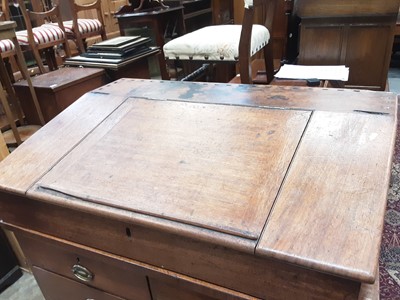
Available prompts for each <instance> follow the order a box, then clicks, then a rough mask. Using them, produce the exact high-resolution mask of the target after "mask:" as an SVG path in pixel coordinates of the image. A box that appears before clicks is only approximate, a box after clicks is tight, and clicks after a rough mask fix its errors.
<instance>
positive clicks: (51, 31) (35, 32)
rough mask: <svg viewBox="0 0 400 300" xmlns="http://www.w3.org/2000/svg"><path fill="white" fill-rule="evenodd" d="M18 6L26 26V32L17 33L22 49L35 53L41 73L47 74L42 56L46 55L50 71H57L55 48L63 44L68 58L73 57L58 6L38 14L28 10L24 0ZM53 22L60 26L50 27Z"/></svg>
mask: <svg viewBox="0 0 400 300" xmlns="http://www.w3.org/2000/svg"><path fill="white" fill-rule="evenodd" d="M18 4H19V6H20V9H21V13H22V15H23V18H24V21H25V26H26V30H23V31H17V32H16V35H17V39H18V42H19V44H20V45H21V48H22V49H23V50H31V51H32V52H33V56H34V58H35V60H36V63H37V65H38V67H39V70H40V73H46V69H45V68H44V65H43V62H42V57H41V54H45V57H46V61H47V64H48V66H49V69H50V70H55V69H57V61H56V57H55V51H54V47H56V46H58V45H60V44H62V45H63V47H64V51H65V55H66V57H70V56H71V52H70V49H69V45H68V41H67V35H66V33H65V29H64V25H63V23H62V21H61V15H60V10H59V7H58V5H55V6H53V8H52V9H50V10H48V11H41V12H36V11H29V10H27V9H26V6H25V2H24V0H18ZM52 22H57V24H58V26H52V25H50V23H52Z"/></svg>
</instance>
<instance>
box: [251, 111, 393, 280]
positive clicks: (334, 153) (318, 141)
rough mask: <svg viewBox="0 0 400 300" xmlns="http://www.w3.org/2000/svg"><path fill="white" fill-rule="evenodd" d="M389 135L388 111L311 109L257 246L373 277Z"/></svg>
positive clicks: (388, 163)
mask: <svg viewBox="0 0 400 300" xmlns="http://www.w3.org/2000/svg"><path fill="white" fill-rule="evenodd" d="M394 138H395V122H394V120H393V117H389V116H381V115H371V114H363V113H358V114H341V113H328V112H315V113H314V114H313V116H312V117H311V121H310V123H309V125H308V127H307V131H306V133H305V135H304V137H303V139H302V141H301V143H300V146H299V149H298V152H297V153H296V156H295V158H294V160H293V162H292V165H291V168H290V170H289V173H288V175H287V177H286V181H285V183H284V185H283V187H282V190H281V193H280V195H279V197H278V198H277V200H276V203H275V205H274V208H273V210H272V212H271V216H270V217H269V219H268V222H267V224H266V228H265V230H264V232H263V234H262V237H261V239H260V242H259V245H258V247H257V250H256V253H257V254H259V255H268V256H270V257H275V258H278V259H281V260H283V261H288V262H291V263H296V264H299V265H302V266H305V267H309V268H314V269H317V270H320V271H324V272H329V273H331V274H337V275H340V276H344V277H348V278H352V279H355V280H357V281H361V282H368V283H373V282H374V280H375V278H376V270H377V264H378V257H379V250H380V240H381V233H382V226H383V219H384V212H385V206H386V196H387V188H388V184H389V179H390V167H391V157H392V149H393V145H394Z"/></svg>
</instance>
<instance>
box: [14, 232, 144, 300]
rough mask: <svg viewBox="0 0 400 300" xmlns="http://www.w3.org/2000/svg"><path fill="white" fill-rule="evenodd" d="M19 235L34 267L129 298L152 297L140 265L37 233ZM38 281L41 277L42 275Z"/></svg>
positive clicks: (141, 299) (138, 299)
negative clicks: (124, 261) (40, 235)
mask: <svg viewBox="0 0 400 300" xmlns="http://www.w3.org/2000/svg"><path fill="white" fill-rule="evenodd" d="M17 238H18V241H19V242H20V244H21V246H22V248H23V249H24V253H25V254H26V256H27V258H28V260H29V263H30V264H31V265H32V266H33V267H32V269H33V268H37V267H39V268H40V269H46V270H48V271H51V272H54V273H57V274H59V275H62V276H63V277H65V278H69V279H68V282H70V281H71V282H73V283H74V284H78V283H77V282H81V283H84V284H85V287H86V285H88V286H91V287H94V288H97V289H101V290H103V291H106V292H108V293H111V294H115V295H118V296H124V298H126V299H134V300H148V299H151V297H150V292H149V288H148V284H147V279H146V276H145V274H144V272H143V268H141V267H138V266H135V265H132V264H126V263H122V262H120V261H117V260H112V259H110V258H107V257H104V256H100V255H99V254H96V253H93V252H89V251H87V250H85V249H80V248H77V247H73V246H71V245H68V244H64V243H60V242H57V241H53V240H50V239H45V238H41V237H38V236H33V235H32V236H27V235H23V234H17ZM73 268H74V271H75V273H78V274H77V275H74V272H73V270H72V269H73ZM83 268H84V269H83ZM34 273H35V272H34ZM40 274H41V273H40ZM88 274H90V275H91V277H92V278H91V279H90V278H88V277H89V276H88ZM35 276H36V273H35ZM38 281H41V277H39V278H38ZM43 284H45V283H43ZM46 284H47V283H46ZM40 285H41V284H40ZM70 285H72V283H71V284H70ZM78 285H79V284H78ZM41 286H42V285H41ZM46 290H47V289H46ZM88 298H90V297H88ZM50 299H52V298H50ZM56 299H59V298H56ZM66 299H78V298H74V297H72V298H66ZM79 299H80V298H79ZM84 299H86V298H84ZM96 299H97V298H96ZM99 299H100V298H99ZM101 299H109V298H101ZM110 299H114V298H110Z"/></svg>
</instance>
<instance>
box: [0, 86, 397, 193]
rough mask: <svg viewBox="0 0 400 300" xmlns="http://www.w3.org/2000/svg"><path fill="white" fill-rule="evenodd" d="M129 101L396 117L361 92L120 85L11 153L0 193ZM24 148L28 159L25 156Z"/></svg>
mask: <svg viewBox="0 0 400 300" xmlns="http://www.w3.org/2000/svg"><path fill="white" fill-rule="evenodd" d="M127 97H140V98H150V99H155V100H183V101H190V99H195V100H196V101H198V102H204V103H207V102H213V103H221V104H223V103H232V104H237V105H249V106H265V107H276V108H290V109H305V110H328V111H343V112H352V111H364V112H376V113H384V114H389V115H391V116H394V112H395V111H396V103H397V102H396V101H397V99H396V97H395V96H394V95H393V94H392V93H376V92H370V91H359V90H344V89H343V90H337V89H319V88H318V89H315V88H302V87H283V86H257V85H241V84H239V85H238V84H232V85H229V84H228V85H227V84H212V83H210V84H206V83H188V82H184V83H183V82H171V81H154V80H137V79H120V80H118V81H114V82H112V83H110V84H108V85H105V86H103V87H100V88H98V89H96V90H94V91H93V92H91V93H88V94H85V95H84V96H83V97H82V98H81V100H79V101H77V102H76V104H74V105H73V106H72V107H68V109H66V110H65V111H63V112H62V113H61V114H60V115H59V116H58V117H57V118H56V119H54V120H52V121H51V122H50V123H49V124H47V126H46V127H45V128H42V129H41V130H40V131H39V132H38V133H37V134H35V135H34V136H33V137H31V138H30V139H29V140H27V141H26V143H23V144H22V145H21V146H20V147H18V148H17V149H16V150H15V151H14V153H13V157H14V159H13V161H19V163H18V164H19V165H21V166H23V169H24V173H23V174H19V175H18V176H17V175H16V174H15V172H14V163H13V162H10V163H8V162H7V161H6V162H4V163H3V164H2V166H1V169H0V187H1V188H3V189H5V190H12V191H15V192H18V193H22V194H23V193H25V192H26V191H27V190H28V188H29V187H30V186H31V184H32V182H35V181H37V180H38V179H39V178H40V177H41V176H42V175H44V174H45V173H46V172H47V171H48V170H49V169H50V168H51V167H52V166H53V165H54V164H55V163H56V162H57V161H58V160H59V159H60V158H61V157H62V156H63V155H64V154H65V153H66V152H68V151H69V150H70V149H72V148H73V147H74V146H75V145H76V144H78V143H79V142H80V140H81V139H82V138H84V137H85V136H86V135H87V134H88V133H89V132H90V131H91V130H93V129H94V128H95V127H96V126H97V125H98V124H99V123H100V122H101V121H102V120H104V119H105V118H106V117H107V116H108V115H109V114H110V113H112V111H113V110H115V109H116V108H117V107H118V106H119V105H120V104H121V103H122V102H124V100H125V99H126V98H127ZM94 103H95V104H94ZM48 137H51V138H48ZM26 148H28V149H29V154H27V153H25V150H24V149H26ZM48 149H52V150H51V151H48ZM38 160H40V161H41V163H40V165H38V164H37V163H36V162H37V161H38ZM21 175H22V176H21Z"/></svg>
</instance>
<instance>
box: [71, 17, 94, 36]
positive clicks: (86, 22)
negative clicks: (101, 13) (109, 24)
mask: <svg viewBox="0 0 400 300" xmlns="http://www.w3.org/2000/svg"><path fill="white" fill-rule="evenodd" d="M63 24H64V28H65V32H66V33H67V34H73V33H74V30H73V27H72V21H65V22H63ZM101 27H102V25H101V22H100V21H99V20H97V19H78V28H79V32H80V33H81V34H88V33H94V32H99V31H100V30H101Z"/></svg>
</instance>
